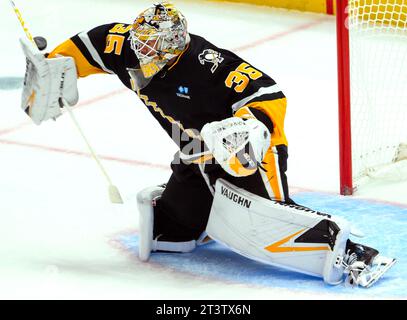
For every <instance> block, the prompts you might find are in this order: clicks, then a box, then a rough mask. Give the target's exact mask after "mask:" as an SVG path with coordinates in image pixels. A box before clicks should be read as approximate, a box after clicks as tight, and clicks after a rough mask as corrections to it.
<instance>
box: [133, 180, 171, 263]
mask: <svg viewBox="0 0 407 320" xmlns="http://www.w3.org/2000/svg"><path fill="white" fill-rule="evenodd" d="M164 189H165V188H164V187H162V186H154V187H148V188H145V189H143V190H141V191H140V192H139V193H138V194H137V206H138V211H139V234H140V236H139V258H140V260H141V261H147V260H148V259H149V258H150V254H151V251H153V250H155V248H154V245H153V228H154V203H155V201H157V200H158V199H159V198H160V197H161V194H162V193H163V191H164Z"/></svg>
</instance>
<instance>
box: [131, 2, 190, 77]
mask: <svg viewBox="0 0 407 320" xmlns="http://www.w3.org/2000/svg"><path fill="white" fill-rule="evenodd" d="M129 40H130V41H131V48H132V49H133V50H134V52H135V53H136V56H137V58H138V59H139V61H140V69H141V71H142V73H143V75H144V77H145V78H147V79H148V78H151V77H152V76H154V75H155V74H157V73H158V72H159V71H160V70H161V69H162V68H163V67H164V66H165V65H166V64H167V63H168V61H170V60H171V59H172V58H174V57H176V56H178V55H179V54H181V53H182V52H183V51H184V50H185V48H186V46H187V44H188V42H189V36H188V33H187V22H186V20H185V18H184V16H183V15H182V14H181V13H180V12H179V11H178V10H177V9H176V8H175V7H174V6H173V5H172V4H171V3H169V2H160V3H158V4H155V5H153V6H152V7H150V8H148V9H147V10H145V11H143V12H142V13H141V14H140V15H139V16H138V17H137V19H136V20H135V21H134V23H133V27H132V29H131V30H130V39H129Z"/></svg>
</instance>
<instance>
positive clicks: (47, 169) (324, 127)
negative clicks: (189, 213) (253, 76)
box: [0, 0, 407, 299]
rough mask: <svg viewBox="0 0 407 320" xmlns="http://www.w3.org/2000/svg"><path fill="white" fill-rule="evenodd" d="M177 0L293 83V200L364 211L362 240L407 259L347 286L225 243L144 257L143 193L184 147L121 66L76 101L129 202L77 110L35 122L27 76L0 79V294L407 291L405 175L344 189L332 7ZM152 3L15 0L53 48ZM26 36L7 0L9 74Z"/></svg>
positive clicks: (193, 17)
mask: <svg viewBox="0 0 407 320" xmlns="http://www.w3.org/2000/svg"><path fill="white" fill-rule="evenodd" d="M34 3H35V5H34ZM176 3H177V4H178V6H179V7H180V8H181V9H182V11H183V12H184V14H185V15H186V17H187V18H188V21H189V26H190V31H191V32H192V33H197V34H201V35H203V36H205V37H206V38H207V39H208V40H210V41H211V42H213V43H214V44H216V45H219V46H222V47H224V48H227V49H234V50H236V52H237V53H238V54H239V55H241V56H242V57H243V58H245V59H247V60H249V61H250V62H252V64H253V65H254V66H256V67H257V68H259V69H261V70H263V71H265V72H267V73H268V74H269V75H270V76H272V77H273V78H275V80H276V81H277V82H278V83H279V85H280V86H281V87H282V88H283V89H284V92H285V94H286V95H287V97H288V102H289V104H288V110H287V118H286V119H287V120H286V132H287V135H288V139H289V143H290V145H289V151H290V157H289V168H288V178H289V184H290V186H291V187H292V190H293V193H294V197H295V200H297V201H298V202H300V203H302V204H304V205H308V206H310V207H313V208H315V209H320V210H326V211H329V212H330V213H332V214H338V215H341V216H345V217H347V218H348V219H349V220H351V221H352V222H355V223H356V224H357V226H358V227H359V229H361V230H363V231H364V232H365V233H366V238H365V239H364V240H363V241H364V242H366V244H368V245H372V246H377V247H378V249H379V250H381V251H383V254H386V255H389V256H394V257H396V258H398V262H397V264H396V265H395V266H394V267H393V268H392V269H391V270H390V271H389V272H388V274H386V275H385V277H384V279H383V281H381V282H379V283H377V285H375V287H372V288H371V289H368V290H362V289H357V290H353V291H349V289H344V288H342V287H329V286H326V285H324V284H323V282H322V281H320V280H319V279H316V278H312V277H308V276H303V275H298V274H292V273H289V272H286V271H284V270H280V269H276V268H271V267H267V266H264V265H260V264H257V263H253V262H251V261H248V260H247V259H245V258H242V257H239V256H237V255H236V254H234V253H232V252H229V251H227V250H226V249H224V248H223V247H221V246H219V245H209V246H207V247H203V248H200V249H199V250H197V251H196V254H195V253H191V254H188V255H184V256H179V255H165V254H159V255H155V256H153V258H152V262H151V263H142V262H140V261H139V260H138V258H137V255H136V248H137V233H138V231H137V226H138V217H137V209H136V204H135V195H136V194H137V192H138V191H139V190H140V189H142V188H144V187H146V186H149V185H154V184H157V183H163V182H166V180H167V179H168V177H169V176H170V170H169V163H170V161H171V159H172V156H173V154H174V153H175V151H176V147H175V145H173V143H172V141H170V139H169V138H168V137H167V135H166V134H165V133H164V132H163V131H162V129H161V128H160V127H159V126H158V125H157V123H156V121H155V120H154V119H153V118H152V117H151V115H150V114H149V112H148V111H147V110H146V109H145V107H144V106H143V104H142V103H141V102H139V101H138V100H137V97H136V95H135V94H134V93H133V92H131V91H129V90H126V89H124V88H123V87H122V85H121V83H120V82H119V81H118V79H117V78H116V77H115V76H108V75H95V76H93V77H90V78H85V79H81V80H80V81H79V90H80V102H79V104H78V106H76V107H75V109H74V112H75V115H76V117H77V119H78V121H79V123H80V124H81V126H82V129H83V130H84V132H85V134H86V136H87V138H88V139H89V141H90V142H91V144H92V146H93V148H94V149H95V150H96V152H97V153H98V155H100V157H101V159H102V161H103V164H104V166H105V167H106V169H107V171H108V173H109V175H110V176H111V178H112V180H113V183H114V184H115V185H117V186H118V187H119V189H120V192H121V194H122V196H123V199H124V202H125V203H124V204H123V205H113V204H111V203H109V199H108V186H107V184H106V181H105V180H104V177H103V176H102V175H101V173H100V172H99V169H98V167H97V166H96V164H95V163H94V161H93V160H92V159H91V157H90V155H89V152H88V151H87V149H86V147H85V144H84V142H83V141H82V140H81V138H80V136H79V133H78V132H77V131H76V128H75V127H74V125H73V124H72V122H71V121H70V119H69V116H68V115H63V116H62V117H60V118H58V120H57V121H56V122H53V121H49V122H46V123H43V124H41V125H40V126H35V125H34V124H32V123H31V122H30V120H29V119H28V118H27V116H26V115H25V114H24V112H22V110H21V109H20V89H18V88H17V87H18V85H15V87H16V88H15V89H12V88H11V89H10V88H8V89H7V90H5V88H1V87H0V99H1V100H0V101H1V104H0V105H1V108H0V213H1V216H2V219H1V223H0V235H1V236H0V240H1V242H0V257H1V258H0V298H3V299H10V298H34V299H50V298H68V299H100V298H108V299H200V298H202V299H348V298H354V297H359V298H366V299H374V298H389V297H390V298H391V297H395V298H405V297H407V287H406V283H405V280H404V279H405V278H406V277H405V272H406V271H405V270H407V269H406V267H405V260H406V256H405V255H406V254H405V252H406V250H405V233H406V220H405V219H406V218H405V217H406V206H407V196H406V194H407V184H406V183H403V182H394V183H389V182H387V183H383V182H380V181H375V182H374V183H373V184H371V185H370V186H369V187H366V188H365V189H363V190H360V191H359V192H358V194H357V195H356V196H354V197H353V198H343V197H340V196H338V195H337V191H338V142H337V141H338V136H337V93H336V92H337V82H336V81H337V80H336V58H335V54H336V53H335V52H336V47H335V23H334V18H333V17H327V16H324V15H318V14H304V13H299V12H290V11H286V10H282V9H271V8H266V7H264V8H261V7H254V6H250V5H242V4H229V3H224V4H220V3H213V2H202V1H176ZM149 4H150V1H145V0H142V1H137V2H135V1H121V2H120V4H118V3H117V2H111V1H107V0H103V1H102V0H99V1H91V0H81V1H71V2H55V1H49V0H38V1H35V2H34V1H23V0H21V1H16V5H17V7H19V9H20V10H21V13H22V15H23V18H24V19H25V21H26V25H27V26H28V28H29V29H30V31H31V33H33V35H42V36H45V37H46V38H47V40H48V44H49V49H51V48H53V47H54V46H56V45H57V44H58V43H60V42H61V41H63V40H65V39H66V38H67V37H69V36H71V35H73V34H75V33H77V32H80V31H82V30H86V29H89V28H91V27H93V26H96V25H99V24H103V23H109V22H114V21H117V22H131V21H132V20H133V19H134V17H135V16H136V14H137V13H138V12H140V11H141V10H142V9H144V8H145V7H146V6H147V5H149ZM220 8H221V10H220ZM84 12H86V13H87V14H83V13H84ZM89 12H92V14H88V13H89ZM78 15H79V16H81V17H82V18H81V19H78V18H77V17H78ZM23 35H24V34H23V33H22V31H21V27H20V26H19V24H18V22H17V20H16V18H15V16H14V13H13V12H12V10H11V8H9V6H8V2H7V1H2V2H1V3H0V36H1V38H2V47H1V51H0V52H1V53H0V54H1V59H0V78H1V80H0V83H1V82H2V83H7V79H11V78H20V79H21V77H23V75H24V70H25V61H24V56H23V55H22V52H21V49H20V47H19V44H18V41H17V38H18V37H19V36H23ZM317 191H319V192H317ZM363 199H365V200H363ZM366 199H368V200H366ZM402 204H404V206H403V205H402Z"/></svg>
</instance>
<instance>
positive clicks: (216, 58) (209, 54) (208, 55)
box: [198, 49, 224, 73]
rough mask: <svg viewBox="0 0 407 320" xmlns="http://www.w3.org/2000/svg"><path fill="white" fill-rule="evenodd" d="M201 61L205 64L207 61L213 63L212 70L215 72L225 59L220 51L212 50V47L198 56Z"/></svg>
mask: <svg viewBox="0 0 407 320" xmlns="http://www.w3.org/2000/svg"><path fill="white" fill-rule="evenodd" d="M198 59H199V62H200V63H201V64H202V65H204V64H205V63H206V62H208V63H212V64H213V65H212V67H211V72H212V73H214V72H215V71H216V69H217V68H218V66H219V64H220V63H222V61H223V60H224V59H223V58H222V57H221V56H220V53H219V52H217V51H215V50H212V49H205V50H204V51H203V52H202V53H200V54H199V56H198Z"/></svg>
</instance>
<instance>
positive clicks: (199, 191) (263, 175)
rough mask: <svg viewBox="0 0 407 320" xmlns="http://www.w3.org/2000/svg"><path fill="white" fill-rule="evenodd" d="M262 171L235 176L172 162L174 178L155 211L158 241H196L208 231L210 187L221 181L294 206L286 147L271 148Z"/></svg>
mask: <svg viewBox="0 0 407 320" xmlns="http://www.w3.org/2000/svg"><path fill="white" fill-rule="evenodd" d="M270 150H271V152H270V154H269V155H268V157H266V158H265V161H263V164H262V168H259V169H258V170H257V171H256V173H255V174H253V175H250V176H247V177H233V176H231V175H229V174H227V173H226V172H225V171H224V170H223V169H222V168H221V167H220V166H219V165H218V164H199V165H198V164H185V163H183V162H182V161H180V160H179V158H177V156H176V157H175V158H174V161H173V162H172V163H171V168H172V172H173V173H172V175H171V177H170V179H169V181H168V182H167V185H166V188H165V190H164V192H163V194H162V196H161V199H160V200H158V201H157V203H156V207H155V209H154V238H157V237H159V238H158V239H159V241H169V242H185V241H190V240H197V239H198V238H199V237H200V235H201V234H202V233H203V232H204V231H205V228H206V224H207V222H208V218H209V213H210V211H211V206H212V201H213V194H212V191H211V188H210V186H212V190H213V186H214V184H215V182H216V180H217V179H219V178H222V179H225V180H226V181H228V182H230V183H232V184H234V185H235V186H237V187H239V188H243V189H245V190H247V191H249V192H251V193H254V194H256V195H259V196H261V197H264V198H267V199H274V200H278V201H284V202H287V203H293V202H292V200H291V199H290V198H289V194H288V185H287V178H286V174H285V172H286V170H287V157H288V155H287V147H286V146H285V145H280V146H277V147H274V148H273V149H270Z"/></svg>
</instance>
